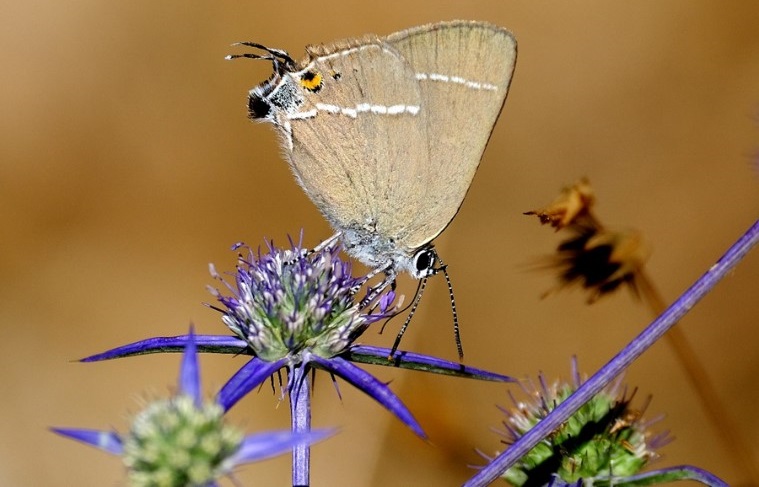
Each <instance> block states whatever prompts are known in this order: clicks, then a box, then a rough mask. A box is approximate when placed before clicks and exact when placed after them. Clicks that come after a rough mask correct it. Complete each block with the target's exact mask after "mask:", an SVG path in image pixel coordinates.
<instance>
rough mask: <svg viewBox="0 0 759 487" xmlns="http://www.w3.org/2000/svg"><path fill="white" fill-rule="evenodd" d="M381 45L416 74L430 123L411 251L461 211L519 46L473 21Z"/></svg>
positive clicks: (405, 34) (410, 33)
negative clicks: (422, 199) (422, 190)
mask: <svg viewBox="0 0 759 487" xmlns="http://www.w3.org/2000/svg"><path fill="white" fill-rule="evenodd" d="M384 40H385V41H386V42H387V43H389V44H391V45H392V46H393V47H395V48H396V49H398V51H399V52H400V53H401V55H402V56H403V57H404V58H405V59H406V60H407V61H408V62H409V64H410V65H411V66H412V68H413V69H414V71H415V77H416V78H417V79H418V82H419V84H420V89H421V91H422V98H423V102H422V104H423V107H424V108H425V110H424V111H425V114H426V118H427V137H428V141H429V146H428V147H429V149H428V150H429V163H430V166H429V168H428V169H429V173H428V174H427V175H426V176H425V177H426V181H425V188H426V191H427V195H426V198H427V204H424V205H421V206H420V207H419V210H420V211H419V214H418V216H417V219H416V221H415V222H414V224H413V232H412V233H410V234H409V235H408V236H407V238H406V240H405V241H404V242H403V243H404V244H405V245H406V246H407V247H408V248H410V249H414V248H418V247H421V246H422V245H424V244H426V243H428V242H430V241H431V240H432V239H433V238H435V237H436V236H437V235H439V234H440V232H442V231H443V230H444V229H445V227H446V226H448V224H449V223H450V222H451V220H452V219H453V217H454V216H455V215H456V212H457V211H458V209H459V207H460V206H461V203H462V201H463V200H464V196H466V192H467V190H468V189H469V185H470V184H471V182H472V178H473V177H474V174H475V172H476V171H477V167H478V166H479V163H480V159H481V158H482V153H483V152H484V150H485V146H486V145H487V142H488V139H489V138H490V134H491V132H492V130H493V126H494V125H495V122H496V120H497V118H498V115H499V114H500V112H501V108H502V107H503V103H504V101H505V100H506V94H507V93H508V90H509V84H510V83H511V77H512V74H513V72H514V65H515V62H516V55H517V44H516V39H514V36H513V35H512V34H511V33H510V32H509V31H508V30H506V29H503V28H501V27H497V26H494V25H491V24H488V23H484V22H471V21H453V22H441V23H438V24H431V25H425V26H420V27H415V28H412V29H408V30H405V31H401V32H397V33H395V34H391V35H389V36H387V37H386V38H385V39H384Z"/></svg>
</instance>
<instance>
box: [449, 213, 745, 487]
mask: <svg viewBox="0 0 759 487" xmlns="http://www.w3.org/2000/svg"><path fill="white" fill-rule="evenodd" d="M758 242H759V220H757V221H756V222H754V224H753V225H752V226H751V227H750V228H749V229H748V231H746V233H745V234H743V236H741V238H739V239H738V241H737V242H735V244H733V246H732V247H730V249H728V251H727V252H726V253H725V255H723V256H722V258H721V259H720V260H719V261H717V263H716V264H715V265H713V266H712V267H711V268H710V269H709V270H708V271H706V273H705V274H704V275H703V276H701V278H699V279H698V280H697V281H696V282H695V283H694V284H693V285H692V286H691V287H690V288H689V289H688V290H687V291H685V293H683V294H682V295H681V296H680V297H679V298H678V299H677V300H676V301H675V302H674V303H673V304H672V305H671V306H670V307H669V308H667V309H666V310H665V311H664V312H663V313H662V314H661V315H659V317H658V318H656V319H655V320H654V321H653V322H652V323H651V324H650V325H649V326H648V327H646V329H645V330H643V332H642V333H641V334H640V335H638V336H637V337H636V338H635V339H633V341H632V342H630V343H629V344H628V345H627V346H626V347H625V348H623V349H622V351H621V352H619V353H618V354H617V355H616V356H615V357H614V358H612V359H611V360H610V361H609V362H608V363H607V364H606V365H604V366H603V367H602V368H601V369H600V370H599V371H598V372H596V373H595V374H594V375H593V376H592V377H591V378H590V379H588V381H587V382H585V384H583V385H582V386H580V387H579V388H578V389H577V391H576V392H575V393H574V394H572V395H571V396H569V397H568V398H567V399H566V401H564V402H563V403H561V404H559V405H558V406H557V407H556V409H554V410H553V412H551V414H549V415H548V416H546V418H545V419H543V420H542V421H541V422H540V423H538V424H537V425H535V427H533V428H532V429H531V430H530V431H528V432H527V433H525V434H524V436H522V437H521V438H520V439H519V440H518V441H517V442H515V443H514V444H513V445H511V446H510V447H509V448H508V449H507V450H506V451H504V452H503V453H501V454H500V455H498V457H496V458H495V459H494V460H493V461H492V462H490V463H489V464H488V465H487V466H485V467H484V468H483V469H482V470H480V471H479V472H477V474H475V475H474V476H473V477H472V478H471V479H469V480H468V481H467V482H466V483H465V484H464V486H465V487H484V486H486V485H488V484H489V483H491V482H493V481H495V480H496V479H497V478H498V477H499V476H500V475H501V474H502V473H503V472H505V471H506V470H507V469H508V468H510V467H511V466H513V465H514V464H515V463H516V462H517V461H518V460H519V459H520V458H521V457H522V456H524V455H525V454H526V453H527V452H529V451H530V450H532V448H533V447H535V445H537V444H538V443H539V442H540V441H541V440H542V439H543V438H545V437H546V436H548V435H549V434H551V433H552V432H553V431H554V430H555V429H556V428H558V427H559V426H560V425H561V424H562V423H563V422H564V421H566V420H567V419H569V417H570V416H572V414H574V413H575V412H576V411H577V410H578V409H580V407H581V406H582V405H583V404H585V403H586V402H588V401H589V400H590V399H591V398H592V397H593V396H594V395H596V394H597V393H598V392H600V391H601V389H603V387H604V386H605V385H606V384H608V383H609V382H611V380H613V379H614V377H616V376H617V375H619V374H620V373H621V372H622V371H624V370H625V369H626V368H627V367H628V366H629V365H630V364H631V363H632V362H633V361H634V360H635V359H637V358H638V357H639V356H640V355H642V354H643V352H645V351H646V350H648V348H650V347H651V346H652V345H653V344H654V343H656V342H657V341H658V340H659V338H661V337H662V336H663V335H664V334H665V333H666V332H667V330H669V329H670V328H672V327H673V326H674V325H675V323H677V322H678V321H679V320H680V318H682V317H683V316H685V314H686V313H687V312H688V311H690V309H691V308H692V307H693V306H694V305H695V304H696V303H697V302H698V301H700V300H701V298H703V297H704V296H706V295H707V294H708V293H709V292H710V291H711V290H712V289H713V288H714V286H715V285H716V284H717V283H718V282H719V281H720V280H721V279H722V278H723V277H725V275H726V274H727V273H728V272H729V271H730V270H732V268H733V267H735V266H736V265H737V264H738V262H740V261H741V259H743V257H745V256H746V254H747V253H748V252H749V250H751V248H752V247H754V245H756V244H757V243H758Z"/></svg>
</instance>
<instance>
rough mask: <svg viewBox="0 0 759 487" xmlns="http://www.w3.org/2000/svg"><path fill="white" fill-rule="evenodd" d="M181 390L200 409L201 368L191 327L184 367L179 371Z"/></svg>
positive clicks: (183, 359)
mask: <svg viewBox="0 0 759 487" xmlns="http://www.w3.org/2000/svg"><path fill="white" fill-rule="evenodd" d="M179 390H180V392H182V393H183V394H186V395H188V396H190V397H191V398H192V399H193V401H194V402H195V406H196V407H200V404H201V398H200V368H199V367H198V354H197V346H196V345H195V330H194V329H193V327H192V326H191V327H190V333H189V334H188V335H187V346H186V347H185V349H184V355H182V366H181V368H180V369H179Z"/></svg>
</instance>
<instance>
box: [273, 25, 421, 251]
mask: <svg viewBox="0 0 759 487" xmlns="http://www.w3.org/2000/svg"><path fill="white" fill-rule="evenodd" d="M310 55H311V59H310V62H308V61H307V62H304V63H303V64H304V66H303V69H302V71H301V72H308V73H311V76H313V75H314V74H317V75H320V76H321V77H322V80H323V81H322V85H321V87H320V89H319V90H318V91H317V92H308V91H304V98H305V100H304V103H303V104H302V105H301V106H300V107H299V111H298V113H291V114H284V113H283V114H281V116H282V117H286V118H287V119H286V120H284V119H283V120H279V121H278V125H279V126H280V127H284V130H285V131H287V130H289V131H290V136H291V141H292V142H291V143H292V148H291V150H290V152H289V162H290V165H291V167H292V169H293V172H294V173H295V175H296V177H297V179H298V181H299V183H300V184H301V186H302V187H303V188H304V190H305V191H306V193H307V194H308V196H309V197H310V198H311V199H312V200H313V201H314V203H315V204H316V205H317V206H318V207H319V209H320V210H321V211H322V212H323V213H324V215H325V216H326V218H327V219H328V220H329V221H330V223H331V224H332V225H333V226H334V227H335V228H336V229H338V230H340V231H343V232H344V237H345V235H346V234H347V235H349V237H348V241H347V242H346V243H347V244H348V245H349V246H350V245H351V244H356V243H359V242H355V241H353V242H352V241H350V240H351V239H353V240H356V239H358V240H375V238H376V237H377V236H379V237H381V238H382V239H385V240H388V241H389V242H391V243H390V244H388V245H392V242H394V241H395V240H396V239H401V240H403V239H406V238H407V237H406V235H407V234H408V232H409V227H410V225H411V224H412V222H413V221H414V220H415V218H416V211H417V209H418V208H417V207H418V201H420V199H421V198H423V197H424V194H423V190H422V189H421V187H422V186H423V185H424V184H425V181H424V180H423V175H424V171H425V170H426V169H425V168H426V167H427V166H428V161H427V158H428V157H429V154H428V152H427V146H426V141H427V135H426V130H427V123H426V120H425V118H424V117H425V115H424V114H423V113H422V111H421V103H422V95H421V93H420V87H419V83H418V81H417V80H416V78H415V73H414V71H413V70H412V69H411V67H410V66H409V64H408V63H407V62H406V61H405V60H404V59H403V58H402V57H401V56H400V55H399V54H398V52H397V51H396V50H395V49H394V48H393V47H391V46H389V45H387V44H385V43H383V42H381V41H380V40H379V39H376V38H375V40H374V41H370V40H367V41H363V42H357V41H352V42H347V43H338V44H336V45H334V46H331V47H326V48H310ZM285 136H287V134H285ZM346 230H351V231H352V232H346ZM350 235H355V237H352V236H350ZM374 247H378V248H379V247H383V244H381V243H380V244H377V245H374ZM378 252H380V253H381V252H382V250H381V249H380V250H378ZM386 257H387V256H383V255H377V256H374V257H373V258H372V259H371V260H373V261H376V262H367V260H370V259H366V258H364V259H362V260H364V261H365V262H367V263H369V264H373V263H379V261H381V260H383V258H386Z"/></svg>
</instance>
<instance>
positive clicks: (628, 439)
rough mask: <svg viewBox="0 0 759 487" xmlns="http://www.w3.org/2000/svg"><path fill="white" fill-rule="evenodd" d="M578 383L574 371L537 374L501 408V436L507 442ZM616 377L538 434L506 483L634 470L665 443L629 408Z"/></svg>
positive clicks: (628, 399) (595, 476)
mask: <svg viewBox="0 0 759 487" xmlns="http://www.w3.org/2000/svg"><path fill="white" fill-rule="evenodd" d="M581 384H582V382H581V380H580V378H579V376H578V374H577V373H576V371H575V374H574V381H573V382H572V383H566V382H558V381H557V382H555V383H553V384H552V385H549V384H547V383H546V381H545V380H544V378H543V376H542V375H541V376H540V377H539V385H535V384H534V383H531V382H530V383H528V384H527V385H525V386H524V390H525V392H526V393H527V395H528V396H529V399H528V400H527V401H526V402H517V401H516V400H515V399H514V406H515V407H514V408H513V409H512V410H510V411H507V412H506V414H507V416H508V417H507V419H506V420H505V421H504V426H505V427H506V432H505V436H506V437H507V443H509V444H510V443H513V442H514V441H516V440H517V439H519V438H520V437H521V436H522V435H524V434H525V433H526V432H527V431H529V430H530V429H532V427H533V426H535V425H536V424H537V423H538V422H539V421H541V420H542V419H543V418H545V417H546V416H547V415H548V414H549V413H550V412H551V411H553V409H554V408H555V407H556V406H557V405H559V404H561V403H562V402H563V401H564V400H565V399H566V398H567V397H569V396H570V395H571V394H572V393H573V392H574V391H575V390H577V388H578V387H579V386H580V385H581ZM512 399H513V397H512ZM631 400H632V396H630V397H626V394H625V391H624V388H622V387H621V380H617V381H615V382H614V383H613V385H612V386H610V387H608V388H607V389H605V390H603V391H602V392H600V393H599V394H597V395H596V396H594V397H593V399H591V400H590V401H589V402H587V403H585V404H584V405H583V406H582V408H580V409H579V410H578V411H577V412H576V413H575V414H574V415H573V416H572V417H571V418H570V419H569V420H568V421H567V422H566V423H564V424H563V425H562V427H561V428H559V429H558V430H556V431H554V432H553V434H551V435H549V436H548V437H546V438H544V439H543V441H542V442H541V443H540V444H538V445H537V446H536V447H535V448H533V449H532V450H531V451H530V452H529V453H528V454H527V455H525V456H524V457H523V458H522V459H521V460H520V461H519V462H518V463H517V464H516V465H514V466H513V467H512V468H510V469H509V470H507V471H506V473H505V474H504V475H503V478H504V479H505V480H506V481H508V482H509V483H510V484H511V485H514V486H517V487H522V486H537V485H546V484H549V483H550V482H551V481H552V480H553V479H555V478H558V479H561V480H562V481H564V482H576V481H578V480H580V479H582V480H583V481H585V482H588V481H592V480H593V479H600V478H608V477H609V476H615V477H627V476H630V475H633V474H635V473H637V472H639V471H640V470H641V469H642V468H643V467H644V466H645V465H646V464H647V463H648V462H649V461H650V460H652V459H654V458H656V457H657V456H658V455H657V453H656V452H655V451H654V450H655V448H657V447H659V446H662V445H663V444H664V443H665V439H666V438H665V437H666V434H665V435H657V436H652V435H651V433H650V432H648V431H647V429H646V428H647V427H648V425H649V423H646V422H644V421H643V420H642V417H641V415H642V412H641V411H637V410H634V409H632V408H631V406H630V403H631Z"/></svg>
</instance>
